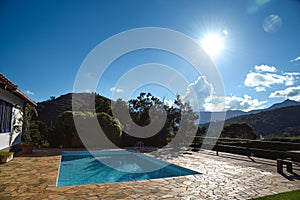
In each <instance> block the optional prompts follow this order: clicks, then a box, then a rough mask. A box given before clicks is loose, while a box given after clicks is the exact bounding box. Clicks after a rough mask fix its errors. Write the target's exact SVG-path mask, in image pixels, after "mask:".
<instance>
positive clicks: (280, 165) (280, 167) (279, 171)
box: [277, 160, 283, 174]
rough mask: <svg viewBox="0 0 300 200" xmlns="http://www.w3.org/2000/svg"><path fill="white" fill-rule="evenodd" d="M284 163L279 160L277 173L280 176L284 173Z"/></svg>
mask: <svg viewBox="0 0 300 200" xmlns="http://www.w3.org/2000/svg"><path fill="white" fill-rule="evenodd" d="M282 165H283V163H282V161H280V160H277V172H278V173H279V174H282V173H283V169H282V168H283V166H282Z"/></svg>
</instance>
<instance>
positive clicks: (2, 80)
mask: <svg viewBox="0 0 300 200" xmlns="http://www.w3.org/2000/svg"><path fill="white" fill-rule="evenodd" d="M0 84H4V85H5V86H8V87H10V88H9V89H10V90H11V92H12V93H14V94H15V95H17V96H19V97H20V98H21V99H23V100H25V101H26V102H27V103H29V104H31V105H33V106H35V107H36V106H37V104H36V103H35V102H34V101H33V100H31V99H30V98H29V97H27V96H26V95H25V94H24V93H23V92H21V91H20V90H18V86H17V85H16V84H14V83H13V82H11V81H10V80H8V78H6V77H5V76H4V75H3V74H2V73H0Z"/></svg>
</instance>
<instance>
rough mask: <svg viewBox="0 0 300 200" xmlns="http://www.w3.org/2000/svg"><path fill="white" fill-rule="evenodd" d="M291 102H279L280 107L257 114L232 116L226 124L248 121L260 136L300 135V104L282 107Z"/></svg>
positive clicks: (273, 107)
mask: <svg viewBox="0 0 300 200" xmlns="http://www.w3.org/2000/svg"><path fill="white" fill-rule="evenodd" d="M288 103H291V102H286V103H284V102H283V103H281V104H279V108H276V106H278V104H277V105H276V106H271V107H272V109H269V110H265V111H261V112H259V113H256V114H253V113H252V114H247V115H241V116H237V117H233V118H230V119H228V120H226V121H225V123H226V124H228V123H233V122H246V123H247V124H249V125H250V126H251V127H252V128H253V129H254V132H255V133H256V134H257V135H258V136H259V135H262V136H264V137H271V136H299V135H300V120H299V119H300V105H295V104H293V105H291V106H287V107H280V106H282V105H287V104H288Z"/></svg>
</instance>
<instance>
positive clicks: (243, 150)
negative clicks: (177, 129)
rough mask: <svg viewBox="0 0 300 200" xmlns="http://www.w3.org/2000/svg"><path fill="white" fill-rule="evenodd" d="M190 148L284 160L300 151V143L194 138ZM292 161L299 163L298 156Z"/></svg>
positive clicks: (299, 158)
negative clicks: (292, 153) (293, 151)
mask: <svg viewBox="0 0 300 200" xmlns="http://www.w3.org/2000/svg"><path fill="white" fill-rule="evenodd" d="M204 139H205V140H204ZM191 147H193V149H194V150H198V149H200V148H202V149H209V150H213V151H216V152H217V154H218V152H227V153H234V154H240V155H245V156H256V157H262V158H269V159H278V158H282V159H285V158H287V157H289V154H288V152H289V151H291V150H300V143H292V142H280V141H265V140H248V139H239V138H213V137H205V138H202V137H201V136H196V137H195V139H194V142H193V144H192V145H191ZM293 159H294V160H295V161H300V155H299V157H297V156H295V157H294V158H293Z"/></svg>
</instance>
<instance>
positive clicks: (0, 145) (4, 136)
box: [0, 133, 10, 150]
mask: <svg viewBox="0 0 300 200" xmlns="http://www.w3.org/2000/svg"><path fill="white" fill-rule="evenodd" d="M9 138H10V133H0V150H2V149H6V148H8V147H9Z"/></svg>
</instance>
